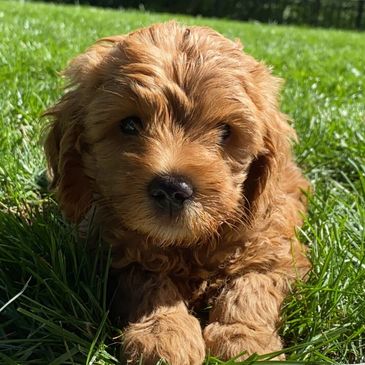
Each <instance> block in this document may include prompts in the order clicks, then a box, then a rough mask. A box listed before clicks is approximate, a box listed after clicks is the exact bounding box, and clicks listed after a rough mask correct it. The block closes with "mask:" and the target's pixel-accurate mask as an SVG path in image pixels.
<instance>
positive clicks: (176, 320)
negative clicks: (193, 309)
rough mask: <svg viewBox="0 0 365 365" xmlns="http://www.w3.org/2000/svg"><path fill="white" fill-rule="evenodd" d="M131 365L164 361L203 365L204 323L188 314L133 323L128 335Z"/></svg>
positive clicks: (176, 364) (126, 343)
mask: <svg viewBox="0 0 365 365" xmlns="http://www.w3.org/2000/svg"><path fill="white" fill-rule="evenodd" d="M124 356H125V357H126V359H127V364H138V363H139V360H140V358H142V359H143V360H142V364H144V365H155V364H156V362H157V361H158V360H159V359H164V360H165V361H166V362H167V363H168V364H169V365H201V364H202V363H203V360H204V357H205V344H204V340H203V337H202V332H201V328H200V324H199V322H198V320H197V319H196V318H194V317H193V316H191V315H189V314H187V313H169V314H163V315H159V316H157V315H156V316H152V317H150V318H148V320H145V321H141V322H137V323H132V324H130V325H129V326H128V327H127V328H126V330H125V333H124Z"/></svg>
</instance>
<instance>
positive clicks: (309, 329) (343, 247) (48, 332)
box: [0, 1, 365, 365]
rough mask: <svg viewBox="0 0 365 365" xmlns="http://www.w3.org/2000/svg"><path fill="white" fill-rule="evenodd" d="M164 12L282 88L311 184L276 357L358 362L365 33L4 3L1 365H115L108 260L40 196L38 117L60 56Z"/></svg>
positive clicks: (364, 207)
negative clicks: (304, 268)
mask: <svg viewBox="0 0 365 365" xmlns="http://www.w3.org/2000/svg"><path fill="white" fill-rule="evenodd" d="M172 17H173V18H176V19H179V20H180V21H182V22H184V23H188V24H205V25H209V26H212V27H214V28H215V29H216V30H218V31H220V32H221V33H223V34H224V35H226V36H228V37H230V38H240V39H241V41H242V42H243V44H244V45H245V50H246V51H247V52H248V53H251V54H252V55H253V56H255V57H256V58H258V59H262V60H264V61H265V62H266V63H267V64H269V65H272V66H273V68H274V73H275V74H276V75H279V76H281V77H283V78H284V79H286V84H285V87H284V90H283V96H282V109H283V110H284V111H285V112H286V113H288V114H289V115H290V116H291V117H292V119H293V121H294V124H295V127H296V130H297V132H298V135H299V138H300V142H299V143H298V144H297V145H296V146H295V152H296V158H297V161H298V163H299V164H300V165H301V167H302V168H303V170H304V171H305V173H306V175H307V176H308V177H309V179H310V180H311V182H312V184H313V186H314V189H315V195H314V197H313V198H312V199H311V203H310V212H309V216H308V219H307V220H306V223H305V226H304V227H303V229H302V230H301V231H300V232H299V235H300V236H301V237H302V240H303V241H304V242H306V243H307V244H308V245H309V247H310V256H311V260H312V262H313V271H312V273H311V275H310V278H309V281H308V282H307V283H306V284H302V285H300V286H299V287H298V288H297V289H296V290H295V291H294V292H293V294H292V296H291V297H290V298H288V300H287V301H286V303H285V306H284V315H283V324H282V327H281V330H280V331H281V333H282V335H283V338H284V340H285V346H286V348H287V351H286V353H287V358H288V360H291V361H292V362H298V361H325V362H333V363H336V362H342V363H349V362H351V363H356V362H361V361H362V362H364V361H365V232H364V226H365V127H364V121H365V112H364V111H365V96H364V90H365V74H364V72H365V67H364V66H365V65H364V58H365V54H364V50H365V34H361V33H354V32H345V31H334V30H319V29H309V28H299V27H284V26H276V25H262V24H254V23H252V24H250V23H240V22H231V21H225V20H212V19H203V18H189V17H181V16H178V17H177V16H171V15H161V14H150V13H145V12H135V11H134V12H132V11H122V10H120V11H112V10H100V9H94V8H87V7H72V6H67V7H66V6H53V5H43V4H31V3H20V2H19V3H18V2H7V1H2V2H0V363H1V364H84V363H85V362H86V363H90V364H91V363H94V364H114V363H117V359H116V358H117V357H118V353H119V347H118V343H120V341H121V340H120V338H119V337H118V335H119V332H118V329H116V328H113V327H112V325H111V324H110V322H109V320H108V318H107V303H106V299H105V297H106V282H107V276H108V263H109V261H108V260H107V259H105V256H107V255H105V253H104V252H102V248H100V249H99V250H98V251H97V252H96V253H95V254H94V255H92V256H91V255H89V254H88V253H87V250H86V248H85V244H84V243H82V242H76V239H75V234H74V232H73V230H72V228H70V227H69V226H67V224H65V222H64V221H63V219H62V217H61V215H60V213H59V211H58V210H57V206H56V204H55V203H54V202H53V201H52V199H51V198H50V197H49V196H48V195H47V192H46V189H45V183H44V179H42V176H43V175H42V173H43V172H44V168H45V160H44V157H43V152H42V148H41V134H42V129H43V128H44V124H45V121H44V120H42V119H41V118H40V114H41V113H42V111H43V110H44V109H45V108H46V107H47V106H48V105H50V104H52V103H53V102H54V101H55V100H56V99H57V98H58V97H59V96H60V95H61V93H62V80H60V78H59V77H58V73H59V71H60V70H62V69H63V68H64V67H65V65H66V64H67V60H69V59H70V58H71V57H73V56H75V55H76V54H77V53H79V52H80V51H82V50H84V49H85V48H86V47H87V46H88V45H90V44H91V43H93V42H94V41H95V40H96V39H98V38H100V37H103V36H107V35H111V34H118V33H126V32H128V31H130V30H132V29H134V28H138V27H140V26H144V25H148V24H150V23H154V22H160V21H164V20H167V19H170V18H172ZM262 359H263V358H261V360H262ZM255 360H259V359H256V358H252V359H251V360H250V361H249V362H252V361H255ZM206 364H210V365H213V364H222V362H219V361H218V360H216V359H213V358H209V359H207V361H206ZM227 364H228V363H227ZM229 364H233V362H229Z"/></svg>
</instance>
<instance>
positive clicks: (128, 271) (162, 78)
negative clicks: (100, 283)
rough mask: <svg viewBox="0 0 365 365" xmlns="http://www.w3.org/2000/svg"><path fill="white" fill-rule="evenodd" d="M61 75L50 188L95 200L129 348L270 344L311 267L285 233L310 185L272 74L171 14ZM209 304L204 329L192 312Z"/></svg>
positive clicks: (232, 352)
mask: <svg viewBox="0 0 365 365" xmlns="http://www.w3.org/2000/svg"><path fill="white" fill-rule="evenodd" d="M66 75H67V76H68V77H69V78H70V80H71V82H72V85H71V89H70V90H69V91H68V92H67V93H66V94H65V96H64V97H63V98H62V99H61V101H60V102H59V103H58V104H57V105H56V106H54V107H53V108H52V109H50V110H49V111H48V114H49V115H51V116H52V117H53V118H54V124H53V126H52V129H51V131H50V133H49V135H48V138H47V141H46V153H47V156H48V159H49V164H50V167H51V170H52V173H53V186H54V188H55V189H56V192H57V196H58V199H59V201H60V204H61V208H62V209H63V211H64V213H65V215H66V216H67V217H68V218H69V219H70V220H71V221H74V222H78V223H79V222H80V221H83V220H84V221H85V220H87V217H88V215H90V210H92V211H93V214H92V215H93V216H94V220H93V224H95V225H97V226H98V227H100V228H101V229H102V234H103V239H104V241H105V242H107V243H108V244H111V245H112V248H113V267H114V268H116V269H119V270H120V280H119V289H118V292H117V297H116V300H115V301H114V304H115V305H114V306H115V307H116V309H117V311H118V310H119V311H120V315H121V316H124V317H125V318H124V321H125V323H126V324H127V326H126V329H125V331H124V347H125V352H126V355H127V357H128V359H129V360H130V361H131V362H136V361H137V359H138V358H139V356H140V355H141V354H143V357H144V360H145V363H153V362H154V361H157V360H158V359H159V358H160V357H163V358H165V359H166V360H167V361H169V362H170V364H172V365H174V364H175V365H183V364H199V363H201V362H202V361H203V358H204V354H205V352H206V351H209V352H210V353H211V354H213V355H216V356H220V357H222V358H230V357H233V356H236V355H237V354H239V353H241V352H243V351H246V355H245V356H247V355H249V354H251V353H254V352H257V353H265V352H271V351H276V350H279V349H280V348H281V342H280V338H279V337H278V335H277V333H276V326H277V322H278V320H279V317H280V313H279V311H280V305H281V303H282V300H283V298H284V296H285V294H286V293H287V292H288V290H289V287H290V284H291V283H293V282H294V281H295V280H296V279H298V278H301V277H303V275H304V274H305V273H306V272H307V271H308V267H309V265H308V261H307V259H306V258H305V255H304V253H303V248H302V247H301V245H300V243H299V242H298V241H297V239H296V237H295V232H294V229H295V227H296V226H299V225H300V224H301V212H304V211H305V199H304V196H303V190H307V188H308V183H307V181H306V180H305V179H304V178H303V176H302V174H301V172H300V171H299V169H298V168H297V167H296V165H295V163H294V162H293V160H292V155H291V149H290V141H289V139H290V138H293V137H294V136H295V134H294V132H293V130H292V129H291V127H290V126H289V125H288V123H287V121H286V117H285V115H283V114H282V113H280V111H279V109H278V103H277V100H276V98H277V92H278V88H279V85H280V82H279V81H278V79H276V78H275V77H273V76H272V75H271V74H270V72H269V71H268V70H267V68H266V67H265V66H264V65H262V64H260V63H258V62H257V61H255V60H254V59H253V58H252V57H250V56H248V55H246V54H244V53H243V52H242V49H241V47H240V45H239V44H236V43H234V42H231V41H229V40H227V39H225V38H223V37H222V36H221V35H219V34H218V33H215V32H214V31H212V30H210V29H208V28H201V27H191V28H186V27H183V26H179V25H177V24H176V23H166V24H162V25H155V26H152V27H149V28H146V29H141V30H139V31H137V32H134V33H131V34H129V35H127V36H118V37H111V38H108V39H104V40H102V41H101V42H99V43H97V44H96V45H95V46H94V47H92V48H91V49H90V50H89V51H87V52H86V53H85V54H84V55H81V56H79V57H77V58H76V59H75V60H74V61H73V62H72V63H71V65H70V67H69V68H68V70H67V71H66ZM88 212H89V214H88ZM94 213H95V214H94ZM208 304H209V305H211V306H212V308H211V310H210V313H209V319H208V321H207V323H206V324H204V326H205V327H204V328H201V325H200V324H199V322H198V320H197V319H196V318H195V317H194V316H193V315H192V314H190V313H191V311H198V310H200V309H202V308H203V307H205V306H207V305H208ZM202 324H203V323H202Z"/></svg>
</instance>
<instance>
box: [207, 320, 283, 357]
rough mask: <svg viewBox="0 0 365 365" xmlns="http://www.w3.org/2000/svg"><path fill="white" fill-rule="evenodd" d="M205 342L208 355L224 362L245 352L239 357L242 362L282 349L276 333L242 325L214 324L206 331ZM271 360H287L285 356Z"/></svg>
mask: <svg viewBox="0 0 365 365" xmlns="http://www.w3.org/2000/svg"><path fill="white" fill-rule="evenodd" d="M204 340H205V344H206V348H207V351H208V353H209V354H211V355H214V356H217V357H218V358H220V359H222V360H229V359H231V358H232V357H235V356H237V355H239V354H241V353H243V352H244V354H243V355H242V356H240V357H239V360H240V361H242V360H244V359H247V358H248V357H249V356H251V355H252V354H254V353H256V354H268V353H271V352H276V351H280V350H281V349H282V344H281V340H280V337H279V336H278V335H277V333H276V332H273V331H270V330H268V329H267V328H262V327H259V326H247V325H244V324H241V323H234V324H227V325H225V324H220V323H218V322H213V323H211V324H209V325H208V326H207V327H206V328H205V329H204ZM271 360H285V355H284V354H281V355H279V356H277V357H275V358H274V359H271Z"/></svg>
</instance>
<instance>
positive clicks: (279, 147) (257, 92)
mask: <svg viewBox="0 0 365 365" xmlns="http://www.w3.org/2000/svg"><path fill="white" fill-rule="evenodd" d="M250 59H251V60H252V61H251V72H250V75H251V77H252V79H251V87H246V88H245V90H246V92H247V94H248V95H249V96H250V98H251V100H252V101H253V103H254V104H255V106H256V107H257V110H258V113H257V115H258V118H259V123H260V124H261V126H262V129H261V130H262V133H263V136H262V138H263V148H262V149H261V151H260V152H259V153H258V154H257V156H255V158H254V159H253V161H252V162H251V165H250V167H249V171H248V175H247V178H246V181H245V183H244V195H245V199H246V212H247V213H248V214H249V215H251V216H252V215H254V213H255V211H256V210H257V209H259V207H260V203H261V202H262V203H264V206H265V205H266V204H267V201H268V199H270V197H271V196H273V194H272V191H271V190H272V189H275V186H277V185H276V181H277V179H278V176H279V175H280V171H281V170H282V169H283V168H285V166H286V164H287V161H288V159H290V158H291V155H292V152H291V141H292V140H295V139H296V134H295V131H294V129H293V128H292V127H291V126H290V125H289V123H288V117H287V116H286V115H285V114H283V113H281V112H280V110H279V101H278V96H279V91H280V89H281V85H282V80H281V79H279V78H277V77H274V76H273V75H272V74H271V72H270V70H269V69H268V68H267V67H266V66H265V65H263V64H261V63H258V62H257V61H255V60H253V59H252V58H250Z"/></svg>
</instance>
